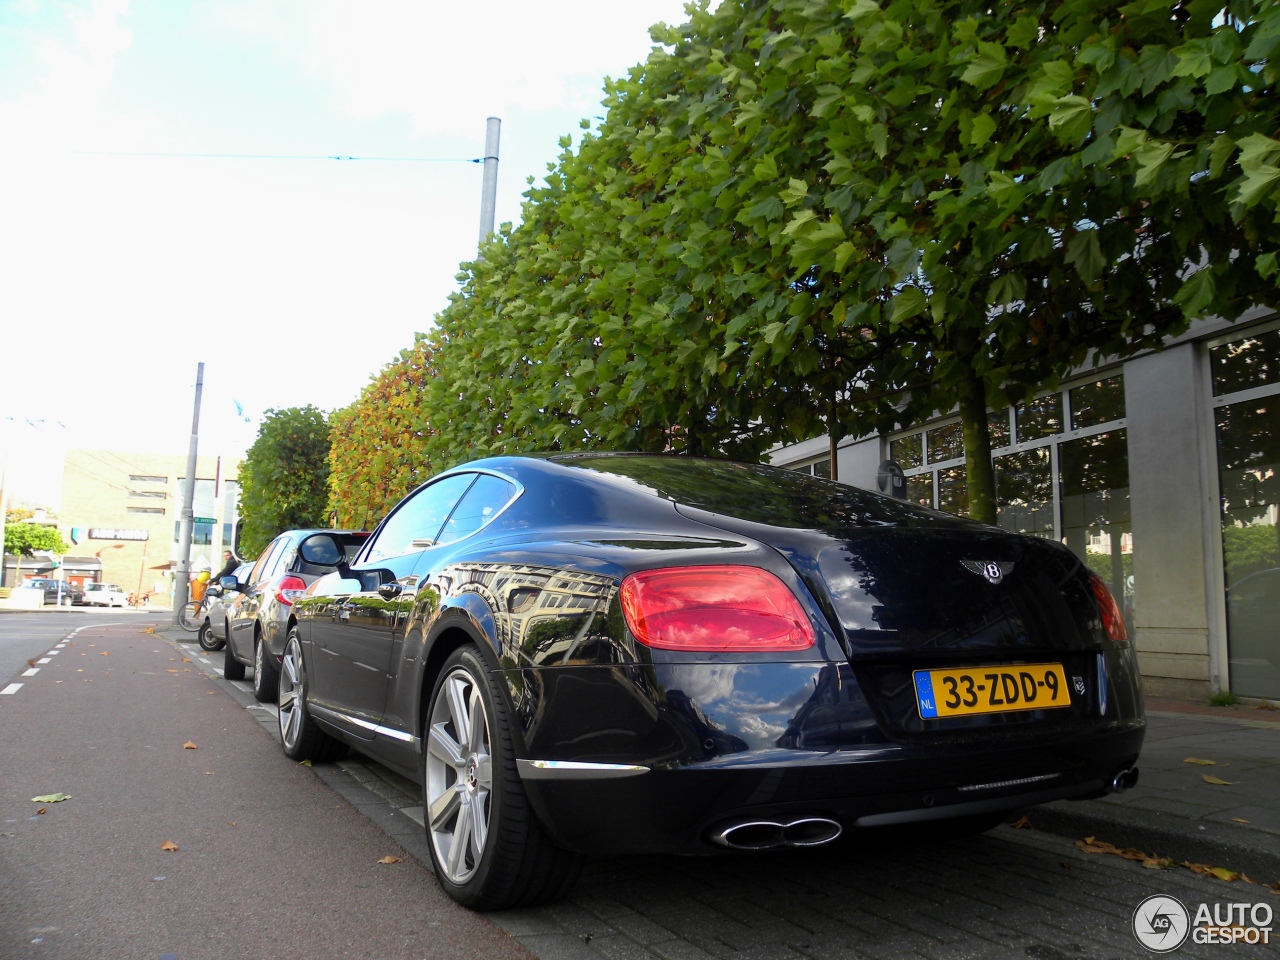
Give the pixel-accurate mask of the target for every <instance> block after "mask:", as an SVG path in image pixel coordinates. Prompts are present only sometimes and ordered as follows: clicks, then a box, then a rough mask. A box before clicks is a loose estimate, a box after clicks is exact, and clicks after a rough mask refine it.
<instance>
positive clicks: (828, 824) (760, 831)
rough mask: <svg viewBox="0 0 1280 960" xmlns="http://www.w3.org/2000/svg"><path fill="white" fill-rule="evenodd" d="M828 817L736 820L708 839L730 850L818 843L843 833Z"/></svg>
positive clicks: (764, 848) (770, 848)
mask: <svg viewBox="0 0 1280 960" xmlns="http://www.w3.org/2000/svg"><path fill="white" fill-rule="evenodd" d="M843 832H844V830H843V828H842V827H841V826H840V824H839V823H838V822H837V821H835V820H832V819H830V818H829V817H800V818H798V819H795V820H786V821H782V820H737V821H734V822H732V823H727V824H723V825H721V826H719V827H716V828H715V829H713V830H712V831H711V834H710V835H709V839H710V840H711V842H712V843H714V844H716V845H717V846H720V847H727V848H729V849H730V850H774V849H777V848H779V847H820V846H822V845H823V844H825V843H830V842H831V841H832V840H835V839H836V838H837V837H839V836H840V834H841V833H843Z"/></svg>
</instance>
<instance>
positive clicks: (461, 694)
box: [425, 667, 493, 885]
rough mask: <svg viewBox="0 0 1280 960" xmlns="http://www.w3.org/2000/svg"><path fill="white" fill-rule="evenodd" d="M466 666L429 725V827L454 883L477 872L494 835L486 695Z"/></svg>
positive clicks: (442, 695) (452, 679) (446, 687)
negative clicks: (491, 832)
mask: <svg viewBox="0 0 1280 960" xmlns="http://www.w3.org/2000/svg"><path fill="white" fill-rule="evenodd" d="M482 682H483V680H477V678H476V677H475V676H473V675H472V673H471V671H470V670H468V669H466V668H465V667H457V668H456V669H454V670H453V671H452V672H450V673H449V675H448V676H447V677H446V678H445V680H444V682H443V683H442V684H440V686H439V688H438V689H437V692H436V699H435V702H434V703H433V704H432V705H431V719H430V722H429V724H428V729H427V745H426V746H427V758H426V777H425V780H426V783H425V786H426V802H427V817H428V821H427V829H428V831H429V833H430V835H431V843H432V845H433V846H434V847H435V853H436V858H437V861H438V862H439V863H440V864H441V865H442V866H443V869H444V872H445V874H446V875H447V878H448V880H449V881H450V882H452V883H455V884H459V885H460V884H464V883H466V882H467V881H468V880H469V879H470V878H471V877H472V875H473V874H474V873H475V872H476V870H477V868H478V867H479V865H480V859H481V857H482V856H483V855H484V850H485V844H486V842H487V841H488V837H489V827H490V814H491V810H492V804H491V793H492V791H493V760H492V757H491V732H490V727H489V715H488V712H487V711H486V709H485V703H484V696H483V695H482V693H481V691H480V686H479V684H480V683H482Z"/></svg>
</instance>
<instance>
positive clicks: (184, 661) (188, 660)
mask: <svg viewBox="0 0 1280 960" xmlns="http://www.w3.org/2000/svg"><path fill="white" fill-rule="evenodd" d="M182 662H183V663H190V662H191V660H190V658H189V657H183V658H182Z"/></svg>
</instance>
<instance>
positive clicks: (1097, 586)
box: [1089, 573, 1129, 640]
mask: <svg viewBox="0 0 1280 960" xmlns="http://www.w3.org/2000/svg"><path fill="white" fill-rule="evenodd" d="M1089 583H1090V585H1092V587H1093V595H1094V597H1095V598H1096V599H1097V601H1098V613H1099V614H1100V615H1101V616H1102V629H1103V630H1104V631H1106V634H1107V637H1108V638H1109V639H1111V640H1128V639H1129V628H1128V627H1126V626H1125V625H1124V616H1123V615H1122V614H1121V613H1120V606H1119V605H1118V604H1117V603H1116V598H1115V597H1113V596H1112V595H1111V590H1110V589H1109V588H1108V587H1107V583H1106V581H1105V580H1103V579H1102V578H1101V577H1100V576H1098V575H1097V574H1096V573H1090V574H1089Z"/></svg>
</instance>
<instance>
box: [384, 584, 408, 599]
mask: <svg viewBox="0 0 1280 960" xmlns="http://www.w3.org/2000/svg"><path fill="white" fill-rule="evenodd" d="M403 592H404V587H403V586H402V585H401V584H399V583H384V584H383V585H382V586H380V587H379V588H378V596H380V597H381V598H382V599H383V600H394V599H395V598H396V597H398V596H400V594H401V593H403Z"/></svg>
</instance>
